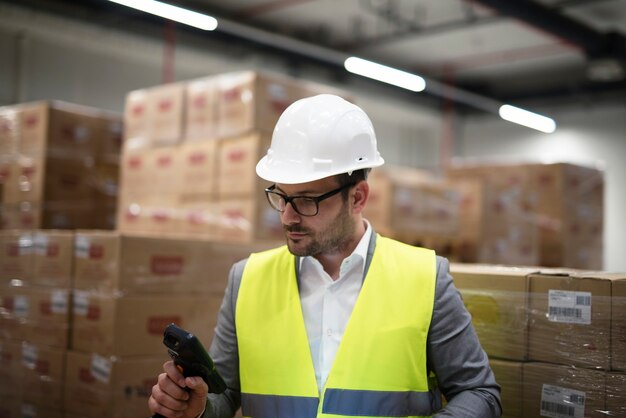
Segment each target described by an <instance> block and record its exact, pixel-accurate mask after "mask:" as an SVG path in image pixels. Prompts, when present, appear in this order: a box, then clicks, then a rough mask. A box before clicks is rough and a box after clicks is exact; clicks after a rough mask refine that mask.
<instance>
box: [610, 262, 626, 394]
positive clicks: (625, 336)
mask: <svg viewBox="0 0 626 418" xmlns="http://www.w3.org/2000/svg"><path fill="white" fill-rule="evenodd" d="M620 276H621V277H620ZM612 284H613V289H612V296H611V369H612V370H621V371H626V350H625V349H624V347H626V274H623V275H616V278H615V280H614V281H613V283H612ZM625 404H626V403H625Z"/></svg>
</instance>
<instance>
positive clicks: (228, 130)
mask: <svg viewBox="0 0 626 418" xmlns="http://www.w3.org/2000/svg"><path fill="white" fill-rule="evenodd" d="M216 82H217V92H218V93H217V94H218V97H217V103H218V104H217V119H218V135H219V137H220V138H227V137H231V136H237V135H242V134H245V133H246V132H249V131H252V130H261V131H264V132H272V131H273V130H274V126H275V125H276V122H277V121H278V118H279V117H280V115H281V114H282V112H283V111H284V110H285V109H286V108H287V107H288V106H289V105H290V104H291V103H292V102H294V101H295V100H296V97H295V96H294V94H293V91H292V88H293V87H294V84H295V81H294V80H293V79H291V78H288V77H284V76H279V75H273V74H267V73H265V74H262V73H255V72H251V71H245V72H236V73H227V74H221V75H219V76H218V78H217V80H216Z"/></svg>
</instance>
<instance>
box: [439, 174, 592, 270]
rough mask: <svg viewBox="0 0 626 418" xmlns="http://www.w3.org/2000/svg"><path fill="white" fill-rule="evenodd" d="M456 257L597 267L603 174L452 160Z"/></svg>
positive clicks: (573, 266)
mask: <svg viewBox="0 0 626 418" xmlns="http://www.w3.org/2000/svg"><path fill="white" fill-rule="evenodd" d="M447 177H448V179H449V180H450V181H451V182H452V183H453V184H455V185H457V186H458V188H459V190H460V191H461V192H462V207H461V220H460V222H459V224H460V231H459V236H458V239H457V240H456V241H455V244H454V245H455V255H457V257H455V258H456V259H457V260H458V261H462V262H479V263H495V264H509V265H526V266H536V265H539V266H546V267H571V268H580V269H590V270H596V269H601V268H602V254H603V252H602V245H603V244H602V241H603V230H604V225H603V207H604V201H603V196H604V173H603V172H602V171H601V170H599V169H596V168H590V167H584V166H580V165H574V164H565V163H558V164H458V165H456V166H454V167H453V168H451V169H450V170H449V171H448V173H447Z"/></svg>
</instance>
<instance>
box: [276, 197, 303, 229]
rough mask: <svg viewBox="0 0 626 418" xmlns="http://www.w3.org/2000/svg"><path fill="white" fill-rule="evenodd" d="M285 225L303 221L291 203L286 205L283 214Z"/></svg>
mask: <svg viewBox="0 0 626 418" xmlns="http://www.w3.org/2000/svg"><path fill="white" fill-rule="evenodd" d="M281 215H282V216H281V217H282V220H283V223H284V224H285V225H292V224H295V223H298V222H300V220H301V219H302V218H301V216H300V214H299V213H298V212H296V210H295V209H294V208H293V203H291V202H289V203H287V204H286V205H285V210H284V211H283V213H282V214H281Z"/></svg>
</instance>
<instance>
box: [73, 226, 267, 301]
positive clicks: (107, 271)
mask: <svg viewBox="0 0 626 418" xmlns="http://www.w3.org/2000/svg"><path fill="white" fill-rule="evenodd" d="M75 239H76V242H75V258H74V287H75V288H76V289H81V290H102V291H119V292H123V293H124V294H148V293H150V294H167V295H169V294H206V293H213V294H220V295H221V294H222V293H223V292H224V289H225V288H226V281H227V278H228V273H229V271H230V268H231V266H232V264H233V263H235V262H236V261H238V260H241V259H243V258H245V257H247V256H248V255H249V254H250V253H251V252H254V251H259V250H261V249H267V248H270V246H271V245H270V244H269V243H254V244H249V245H241V244H235V243H226V242H220V241H215V240H206V239H191V238H187V239H184V238H173V237H155V236H144V235H130V234H124V233H119V232H113V231H89V230H78V231H76V236H75Z"/></svg>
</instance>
